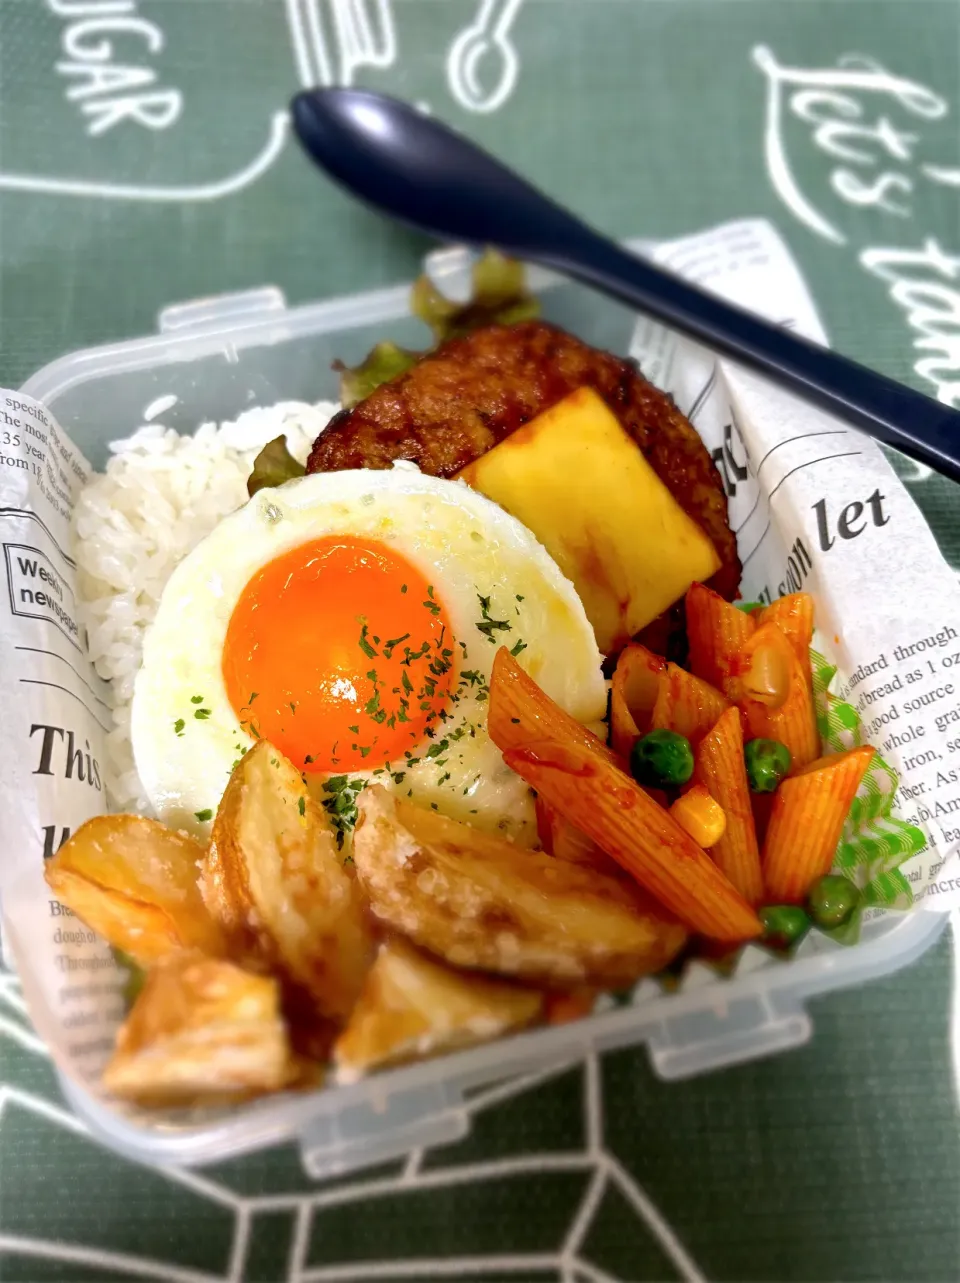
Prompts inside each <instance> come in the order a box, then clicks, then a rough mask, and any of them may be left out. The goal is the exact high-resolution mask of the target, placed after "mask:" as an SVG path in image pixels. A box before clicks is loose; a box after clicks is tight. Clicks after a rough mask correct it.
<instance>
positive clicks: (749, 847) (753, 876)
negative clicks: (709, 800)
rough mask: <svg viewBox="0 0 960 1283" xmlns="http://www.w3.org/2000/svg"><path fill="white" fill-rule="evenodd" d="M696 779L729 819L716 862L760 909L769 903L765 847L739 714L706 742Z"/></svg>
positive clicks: (725, 719)
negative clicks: (762, 862) (763, 859)
mask: <svg viewBox="0 0 960 1283" xmlns="http://www.w3.org/2000/svg"><path fill="white" fill-rule="evenodd" d="M693 777H694V779H695V780H696V781H697V783H699V784H702V785H703V786H704V787H705V788H706V789H707V791H708V792H709V793H710V795H711V797H713V798H715V799H716V800H717V801H718V802H719V803H720V805H721V806H722V807H723V810H724V812H725V814H726V817H727V827H726V830H725V832H724V834H723V836H722V837H721V838H720V840H719V841H718V842H717V843H715V845H714V846H712V847H711V848H710V855H711V857H712V858H713V859H714V860H715V861H716V863H717V866H718V867H719V868H720V869H721V870H722V871H723V872H724V873H725V874H726V876H727V877H728V878H729V879H730V881H731V882H732V883H733V885H734V886H735V887H736V888H737V890H738V891H739V892H740V894H741V895H742V896H743V898H744V899H745V900H746V901H747V903H748V904H752V905H758V904H760V902H761V901H762V899H763V877H762V874H761V872H760V848H759V845H758V842H757V832H756V828H755V826H754V820H753V807H752V804H751V798H750V786H749V784H748V782H747V770H746V766H745V765H744V760H743V729H742V727H741V725H740V714H739V712H738V711H737V709H735V708H728V709H727V710H726V712H724V713H723V714H722V715H721V716H720V718H719V719H718V721H717V723H716V725H715V726H714V727H713V729H712V730H711V731H710V732H709V733H708V734H707V735H705V736H704V737H703V739H702V740H701V741H700V744H699V746H698V748H697V750H696V767H695V768H694V776H693Z"/></svg>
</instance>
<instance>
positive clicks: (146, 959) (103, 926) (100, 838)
mask: <svg viewBox="0 0 960 1283" xmlns="http://www.w3.org/2000/svg"><path fill="white" fill-rule="evenodd" d="M203 855H204V852H203V847H202V846H201V845H200V844H199V842H195V841H194V839H193V838H192V837H188V836H187V834H185V833H176V832H174V830H173V829H168V828H167V827H166V826H165V825H163V824H160V823H158V821H156V820H147V819H144V818H143V817H142V816H139V815H98V816H95V817H94V818H93V819H92V820H87V822H86V823H85V824H81V826H80V828H79V829H77V831H76V833H74V835H73V836H72V837H71V838H70V839H69V840H68V841H67V842H65V843H64V844H63V846H62V847H61V848H60V850H59V851H58V852H57V854H56V855H55V856H54V857H53V859H52V860H48V861H47V864H46V867H45V868H44V877H45V878H46V880H47V885H48V886H49V887H50V889H51V891H53V893H54V895H56V897H57V898H58V899H59V900H61V901H62V902H63V903H64V904H65V905H66V906H67V907H68V908H70V909H72V910H73V912H74V913H75V914H76V915H77V917H79V918H82V919H83V921H84V922H85V923H86V924H87V926H88V927H90V928H91V929H92V930H94V931H96V932H98V934H100V935H102V936H103V937H104V939H105V940H107V941H109V943H110V944H112V945H114V946H115V947H116V948H118V949H122V950H123V951H124V953H127V954H129V955H130V957H131V958H133V959H134V961H135V962H137V963H139V964H140V965H141V966H149V965H150V964H151V963H153V962H156V961H158V960H159V959H160V958H163V957H166V956H167V955H168V954H170V953H173V952H174V951H175V950H177V949H189V948H197V949H201V950H202V951H203V952H204V953H209V954H213V955H214V956H220V955H222V954H223V952H224V939H223V935H222V933H221V932H220V929H219V927H218V926H217V924H216V923H215V922H214V921H213V919H212V918H211V916H210V914H209V912H208V910H207V908H206V906H205V905H204V902H203V899H202V897H201V895H200V891H199V889H198V886H197V878H198V876H199V866H200V862H201V860H202V859H203Z"/></svg>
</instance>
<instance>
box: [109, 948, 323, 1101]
mask: <svg viewBox="0 0 960 1283" xmlns="http://www.w3.org/2000/svg"><path fill="white" fill-rule="evenodd" d="M297 1073H298V1066H297V1065H296V1063H295V1061H294V1060H293V1058H292V1056H291V1054H290V1047H289V1044H288V1042H287V1034H286V1029H285V1028H284V1024H283V1020H282V1019H281V1016H280V988H279V985H278V984H277V982H276V980H273V979H271V978H270V977H269V976H255V975H252V974H251V973H250V972H248V971H243V970H241V969H240V967H235V966H234V965H233V964H232V963H229V962H223V961H220V960H218V959H215V958H205V957H203V955H202V954H199V953H195V952H185V953H179V954H176V955H175V956H173V957H171V958H168V959H166V960H165V961H164V962H161V963H159V964H158V965H157V966H156V967H155V968H154V969H153V970H152V971H151V972H150V974H149V975H148V976H147V979H146V983H145V984H144V986H143V990H142V991H141V994H140V997H139V998H138V999H137V1001H136V1003H135V1004H134V1007H133V1010H132V1011H131V1012H130V1015H129V1016H128V1017H127V1019H126V1021H125V1022H124V1024H123V1025H122V1026H121V1027H120V1031H119V1033H118V1034H117V1046H116V1051H115V1052H114V1054H113V1058H112V1060H111V1061H110V1063H109V1064H108V1065H107V1067H106V1069H105V1070H104V1073H103V1085H104V1086H105V1087H106V1088H107V1090H108V1091H111V1092H113V1094H114V1095H115V1096H120V1097H122V1098H123V1099H124V1100H130V1101H134V1102H135V1103H136V1104H138V1105H144V1106H150V1107H163V1106H167V1107H174V1106H188V1105H208V1104H224V1103H229V1102H232V1101H237V1100H245V1099H248V1098H249V1097H251V1096H259V1095H261V1094H263V1093H264V1092H270V1091H281V1090H282V1089H283V1088H284V1087H286V1086H287V1084H288V1083H290V1082H293V1081H294V1080H295V1078H296V1076H297Z"/></svg>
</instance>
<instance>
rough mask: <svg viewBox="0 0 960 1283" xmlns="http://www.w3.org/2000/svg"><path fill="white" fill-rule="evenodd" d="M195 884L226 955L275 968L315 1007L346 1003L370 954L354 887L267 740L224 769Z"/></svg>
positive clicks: (325, 1011)
mask: <svg viewBox="0 0 960 1283" xmlns="http://www.w3.org/2000/svg"><path fill="white" fill-rule="evenodd" d="M201 890H202V892H203V897H204V899H205V900H206V902H207V905H208V906H209V908H210V911H211V913H212V914H213V915H214V917H215V918H216V919H217V921H218V922H220V924H221V925H222V927H223V929H224V931H225V933H226V935H227V938H228V942H229V947H230V955H231V957H235V958H238V959H240V960H242V961H244V962H245V963H246V964H248V965H250V966H252V967H254V968H255V969H261V970H262V969H266V970H277V971H279V972H281V973H282V975H283V976H284V978H285V979H286V980H288V981H290V982H292V983H293V984H294V985H296V986H299V987H301V988H302V989H303V990H305V991H306V992H307V993H309V995H310V997H311V998H312V999H313V1002H314V1003H315V1004H316V1007H317V1010H318V1011H319V1013H320V1014H321V1015H323V1016H328V1017H332V1018H334V1019H336V1018H342V1017H344V1016H346V1015H347V1014H348V1013H349V1011H350V1009H351V1008H352V1007H353V1004H354V1002H355V1001H356V999H357V995H358V994H359V992H360V988H361V986H362V985H363V978H364V975H365V974H366V970H367V967H368V966H369V964H370V961H371V958H372V941H371V937H370V933H369V930H368V925H367V920H366V914H365V911H364V906H363V901H362V897H361V895H360V891H359V888H358V886H357V884H356V882H355V881H354V879H353V878H351V877H350V876H349V874H347V872H346V871H345V870H344V867H343V864H342V862H341V858H340V855H339V852H338V850H337V842H336V838H335V836H334V833H333V830H332V828H331V827H330V825H329V823H328V821H327V817H326V815H325V814H324V812H323V811H322V810H321V808H320V807H319V806H318V805H317V804H316V802H314V801H313V799H312V798H311V797H310V794H309V793H308V792H307V788H306V785H305V784H304V782H303V778H302V776H301V775H300V773H299V771H298V770H297V769H296V767H295V766H294V765H293V763H292V762H290V761H288V759H287V758H285V757H284V756H283V754H282V753H281V752H280V751H279V750H278V749H276V748H274V747H273V745H272V744H269V743H267V741H266V740H261V741H260V742H259V743H258V744H257V745H256V746H255V747H254V748H252V749H251V750H250V752H249V753H247V754H245V756H244V757H243V758H241V760H240V762H239V763H238V764H237V766H236V768H235V769H234V772H233V774H232V775H231V776H230V782H229V784H228V785H227V788H226V792H225V793H224V795H223V798H222V799H221V802H220V807H219V810H218V811H217V816H216V819H215V820H214V822H213V833H212V837H211V842H210V847H209V850H208V851H207V855H206V859H205V861H204V866H203V873H202V877H201Z"/></svg>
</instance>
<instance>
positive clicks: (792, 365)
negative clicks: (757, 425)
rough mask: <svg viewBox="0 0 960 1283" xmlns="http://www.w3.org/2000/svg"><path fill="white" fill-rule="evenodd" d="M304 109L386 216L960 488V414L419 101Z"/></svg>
mask: <svg viewBox="0 0 960 1283" xmlns="http://www.w3.org/2000/svg"><path fill="white" fill-rule="evenodd" d="M292 110H293V123H294V129H295V130H296V133H297V136H298V137H299V139H300V142H301V143H302V144H303V146H304V148H305V149H306V150H307V152H308V153H309V154H310V156H312V158H313V159H314V160H315V161H316V162H317V164H318V165H319V166H320V167H321V168H322V169H324V170H325V171H326V172H327V173H328V174H329V175H330V177H331V178H333V179H334V180H335V181H336V182H338V183H340V184H341V186H343V187H345V188H347V190H348V191H351V192H352V193H353V194H354V195H355V196H358V197H360V199H362V200H364V201H366V202H367V203H368V204H370V205H373V206H374V207H376V208H377V209H379V210H381V211H382V212H383V213H385V214H389V215H390V216H391V217H393V218H396V219H399V220H400V221H401V222H404V223H407V224H409V225H412V226H413V227H416V228H419V229H421V230H422V231H426V232H428V233H430V234H432V235H433V236H436V237H438V238H439V239H441V240H446V241H461V242H467V243H468V244H470V245H476V246H482V245H494V246H496V247H497V248H498V249H501V250H503V251H504V252H505V253H507V254H511V255H514V256H515V257H517V258H522V259H527V260H528V261H530V262H534V263H540V264H543V265H544V266H546V267H550V268H554V269H556V270H558V271H560V272H562V273H564V274H565V275H567V276H571V277H574V278H575V279H577V280H580V281H583V282H584V283H585V284H587V285H590V286H592V287H593V288H594V289H597V290H600V291H601V292H603V293H605V294H609V295H610V296H611V297H613V298H616V299H619V300H621V301H622V302H624V303H627V304H629V305H630V306H631V307H634V308H637V309H638V310H639V311H641V312H645V313H647V314H648V315H650V316H653V317H655V318H656V319H657V320H658V321H661V322H662V323H663V324H664V325H668V326H670V327H671V328H672V329H675V330H679V331H681V332H682V333H684V334H686V335H688V336H689V337H690V338H693V339H696V340H697V341H698V342H700V343H703V344H704V345H705V346H707V347H709V348H712V349H713V350H714V351H716V352H718V353H720V354H721V355H722V356H726V357H731V358H733V359H734V360H736V361H739V362H740V363H742V364H743V365H745V366H748V367H749V368H751V369H753V370H755V371H757V372H758V373H760V374H763V375H766V376H767V377H768V378H770V379H772V380H773V381H774V382H776V383H779V384H780V385H781V386H782V387H784V388H786V389H788V390H789V391H790V392H793V393H795V394H796V395H798V396H800V397H803V398H804V399H805V400H807V401H809V402H810V403H812V404H813V405H816V406H818V407H819V408H820V409H823V410H826V411H827V412H828V413H830V414H834V415H836V416H838V417H839V418H841V419H844V420H845V421H846V422H847V423H850V424H852V425H853V426H854V427H856V428H859V429H861V431H863V432H866V433H868V434H869V435H870V436H872V437H875V438H876V439H877V440H878V441H882V442H883V443H884V444H886V445H889V446H894V447H896V448H897V449H898V450H902V451H903V453H904V454H908V455H910V456H911V457H912V458H914V459H917V460H919V461H920V462H921V463H925V464H927V465H928V466H929V467H931V468H935V469H936V470H937V471H938V472H942V473H944V474H945V475H946V476H948V477H952V478H953V479H954V480H955V481H960V412H958V411H956V410H954V409H951V408H950V407H949V406H946V405H943V404H942V403H940V402H939V401H934V400H932V399H931V398H930V397H926V396H924V395H923V394H922V393H920V392H916V391H914V390H913V389H912V388H908V387H906V386H905V385H904V384H901V383H897V382H895V381H894V380H893V379H888V378H886V377H885V376H884V375H882V374H878V373H876V372H875V371H873V370H869V369H867V367H866V366H862V365H858V364H857V363H856V362H854V361H850V360H848V359H847V358H846V357H843V356H840V355H839V354H837V353H835V352H830V351H828V350H827V349H826V348H823V347H819V346H817V344H815V343H810V342H808V341H807V340H806V339H802V338H800V337H798V336H797V335H795V334H790V333H788V332H787V331H786V330H784V329H781V328H778V327H777V326H775V325H771V324H770V323H769V322H767V321H763V320H761V319H760V318H759V317H756V316H754V315H752V314H751V313H749V312H745V311H743V310H742V309H741V308H738V307H734V306H733V305H732V304H730V303H725V302H724V301H723V300H722V299H720V298H717V297H715V296H713V295H711V294H707V293H705V292H704V291H703V290H700V289H697V288H696V287H695V286H693V285H689V284H687V282H685V281H683V280H681V279H680V278H679V277H677V276H674V275H672V274H671V273H670V272H666V271H664V270H663V269H661V268H659V267H655V266H654V265H653V264H651V263H649V262H646V261H644V260H643V259H640V258H637V257H636V256H635V255H633V254H630V253H628V252H627V251H626V250H623V249H621V248H620V246H619V245H617V244H615V243H614V242H613V241H612V240H610V239H608V238H607V237H605V236H603V235H601V234H600V233H599V232H596V231H594V230H593V229H592V228H591V227H588V226H587V224H586V223H583V222H581V221H580V220H579V219H578V218H576V217H575V216H574V215H573V214H571V213H570V212H569V211H568V210H566V209H564V208H562V207H561V206H560V205H558V204H556V203H555V202H554V201H552V200H551V199H550V198H549V197H548V196H545V195H544V194H543V193H542V192H540V191H538V190H537V189H536V188H535V187H533V186H531V184H529V183H528V182H527V181H526V180H525V179H523V178H521V177H520V176H519V175H518V174H515V173H514V172H513V171H512V170H511V169H508V168H507V166H506V165H503V164H501V162H500V161H498V160H496V159H495V158H494V157H493V156H491V155H490V154H489V153H488V152H485V151H483V150H482V148H480V147H478V146H476V145H475V144H474V143H472V142H470V141H469V140H468V139H466V138H464V137H463V136H462V135H461V134H458V133H456V132H455V131H454V130H452V129H450V128H448V127H447V126H446V125H443V124H441V122H440V121H438V120H435V119H433V118H431V117H428V116H425V115H422V114H421V113H420V112H418V111H417V110H416V109H415V108H414V107H412V106H410V105H409V104H408V103H404V102H401V101H399V100H398V99H395V98H389V97H387V96H386V95H384V94H377V93H373V92H370V91H368V90H363V89H318V90H311V91H308V92H306V93H302V94H299V95H298V96H297V97H296V98H295V99H294V100H293V105H292Z"/></svg>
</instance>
